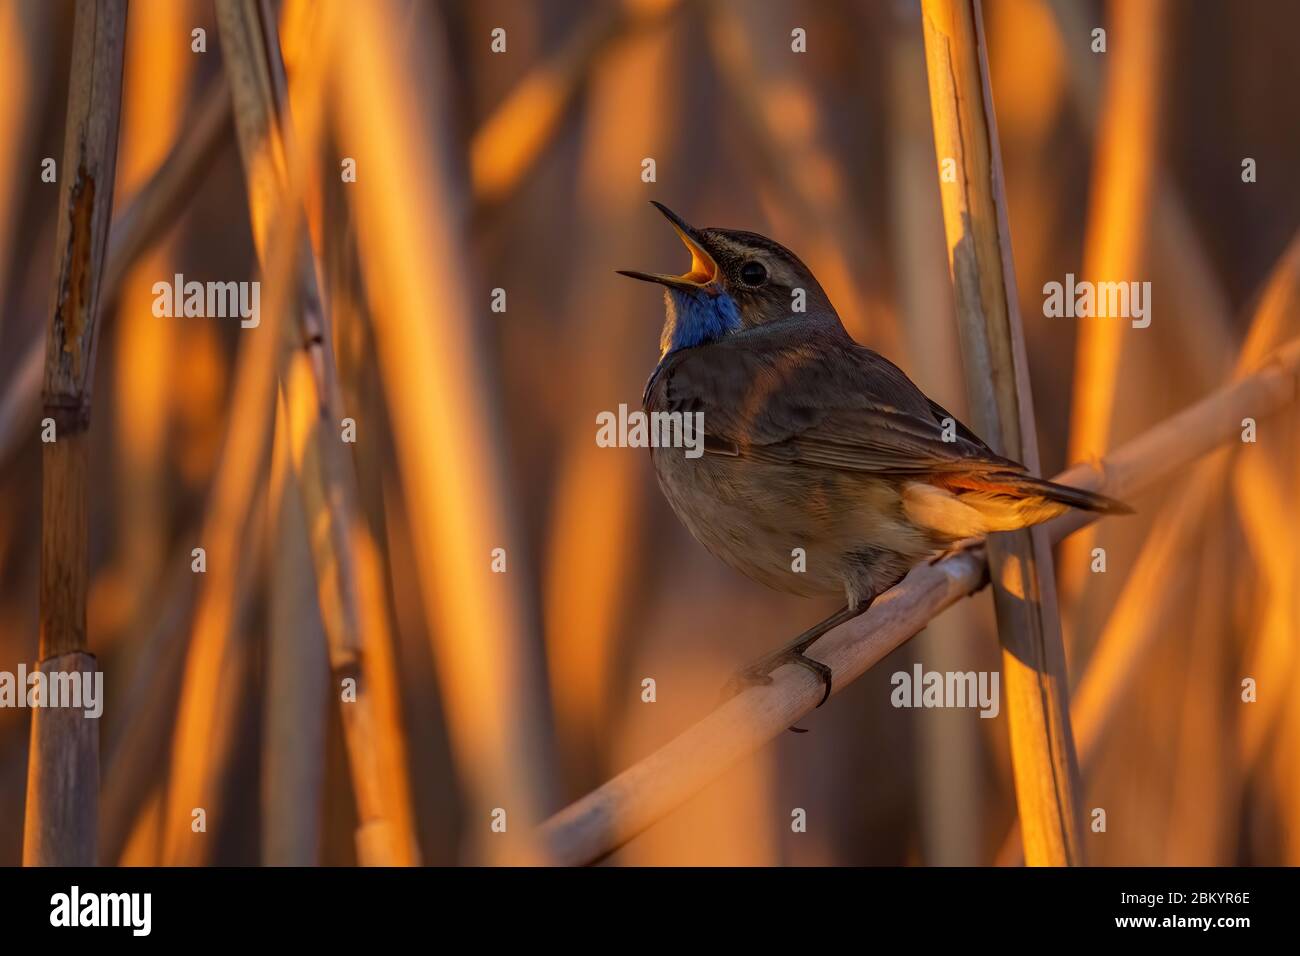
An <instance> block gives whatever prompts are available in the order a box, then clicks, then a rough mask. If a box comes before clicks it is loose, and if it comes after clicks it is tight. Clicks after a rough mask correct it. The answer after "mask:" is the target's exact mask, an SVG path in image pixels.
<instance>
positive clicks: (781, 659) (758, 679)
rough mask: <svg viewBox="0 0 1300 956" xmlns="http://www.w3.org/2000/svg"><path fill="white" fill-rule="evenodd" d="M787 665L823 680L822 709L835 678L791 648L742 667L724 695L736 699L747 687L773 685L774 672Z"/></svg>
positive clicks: (816, 663) (821, 665)
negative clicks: (796, 667)
mask: <svg viewBox="0 0 1300 956" xmlns="http://www.w3.org/2000/svg"><path fill="white" fill-rule="evenodd" d="M785 664H797V665H798V666H800V667H803V668H805V669H807V670H810V671H812V672H813V673H814V674H816V675H817V677H818V678H819V679H820V680H821V682H822V686H823V688H824V689H823V693H822V699H821V700H819V701H818V702H817V706H818V707H820V706H821V705H822V704H824V703H826V701H827V699H828V698H829V697H830V696H831V682H832V677H833V675H832V672H831V669H830V667H829V666H828V665H826V664H823V663H822V662H821V661H816V660H813V659H812V658H811V657H809V656H808V655H806V654H805V653H804V652H803V650H801V649H799V648H790V649H788V650H782V651H779V652H778V653H776V654H769V655H768V656H767V657H762V658H759V659H758V660H756V661H754V663H752V664H749V665H747V666H745V667H742V668H741V669H740V670H738V671H736V673H735V674H733V675H732V677H731V680H729V681H727V684H726V686H725V687H724V688H723V695H724V696H725V697H728V698H730V697H735V696H736V695H737V694H739V693H740V692H741V691H742V690H744V689H745V688H746V687H752V686H754V685H767V684H770V683H772V671H774V670H776V669H777V668H778V667H782V666H783V665H785ZM791 730H795V731H797V732H799V733H802V732H803V731H800V730H798V728H796V727H792V728H791Z"/></svg>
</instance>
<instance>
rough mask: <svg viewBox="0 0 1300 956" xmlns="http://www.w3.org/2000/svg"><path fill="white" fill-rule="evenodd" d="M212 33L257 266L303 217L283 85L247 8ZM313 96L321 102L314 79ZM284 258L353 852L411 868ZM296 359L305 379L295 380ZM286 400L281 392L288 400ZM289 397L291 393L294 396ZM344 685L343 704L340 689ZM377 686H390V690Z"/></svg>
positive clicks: (388, 740)
mask: <svg viewBox="0 0 1300 956" xmlns="http://www.w3.org/2000/svg"><path fill="white" fill-rule="evenodd" d="M217 24H218V28H219V30H220V34H221V42H222V51H223V54H224V57H225V63H226V69H227V73H228V75H229V77H230V85H231V94H232V99H233V101H234V109H235V128H236V131H237V132H238V134H239V144H240V155H241V157H242V158H243V161H244V172H245V178H246V181H247V184H248V193H249V210H250V215H251V219H252V222H253V236H254V242H255V245H256V246H257V249H258V255H259V258H260V259H261V261H262V264H263V268H264V269H266V268H268V266H269V263H270V261H271V259H272V258H273V256H274V255H276V254H278V252H277V251H276V250H275V249H273V247H272V245H271V243H272V241H273V238H274V237H273V235H272V224H273V223H274V222H276V221H277V220H278V219H280V218H284V219H287V220H292V221H295V222H300V221H301V220H302V219H303V212H302V191H301V187H300V183H301V179H302V177H301V176H300V175H297V173H296V170H297V169H298V167H299V161H298V158H297V156H296V152H295V147H294V142H293V138H292V136H290V135H289V125H288V124H287V122H286V117H287V113H288V102H287V100H288V94H287V81H286V78H285V75H284V67H283V63H282V61H281V56H280V49H279V43H278V39H277V32H276V29H275V24H274V22H273V21H271V20H270V19H269V17H268V16H267V8H266V7H265V6H264V5H263V4H261V3H260V2H259V0H218V2H217ZM320 80H321V82H320V83H317V84H316V86H315V88H314V90H312V91H309V92H311V93H314V95H315V96H316V97H320V96H322V95H323V77H321V78H320ZM308 109H309V110H310V111H311V115H312V120H311V121H310V122H309V123H308V124H307V125H308V127H309V129H310V130H311V132H310V134H309V136H310V139H309V140H308V142H307V143H306V145H308V146H314V145H315V142H316V138H317V135H318V133H319V120H320V117H321V116H322V115H323V114H322V111H321V109H320V107H319V105H318V104H311V105H309V106H308ZM292 231H293V240H292V246H291V248H292V249H293V250H294V252H295V254H296V256H297V261H296V265H295V269H296V279H297V284H296V288H295V289H294V290H293V292H294V296H295V299H294V302H293V311H294V315H295V318H296V319H297V327H296V335H295V336H294V337H292V338H287V339H286V341H285V352H284V355H283V356H282V362H283V363H284V365H283V367H282V371H281V387H282V389H284V390H285V394H286V402H287V408H288V410H289V413H290V417H289V419H288V421H287V427H288V428H289V429H290V435H291V439H290V441H291V447H292V449H293V454H292V464H293V467H294V474H295V476H296V478H297V480H298V482H299V484H300V491H301V495H302V505H303V507H304V509H305V512H306V515H307V521H308V526H309V527H310V528H311V529H312V534H311V545H312V548H311V553H312V558H313V562H314V565H315V569H316V576H317V588H318V601H319V604H320V610H321V616H322V620H323V623H324V625H325V633H326V635H327V637H328V641H329V651H330V667H331V670H332V671H333V673H334V676H335V678H336V680H335V684H336V691H337V692H338V693H339V696H340V707H341V710H340V713H341V716H342V721H343V732H344V740H345V743H346V746H347V751H348V764H349V770H350V773H351V780H352V786H353V792H354V796H355V799H356V806H357V815H358V828H357V854H358V859H359V861H360V862H361V863H362V864H363V865H378V866H394V865H410V864H415V863H418V862H419V850H418V848H417V845H416V839H415V829H414V818H413V815H412V813H411V810H410V805H409V802H410V796H409V785H408V783H407V781H406V774H405V769H404V768H405V746H404V743H403V741H404V737H405V734H404V732H403V731H402V729H401V726H400V723H399V722H398V721H396V720H395V719H394V718H395V717H396V715H397V712H398V711H397V707H396V706H394V705H393V704H392V703H391V702H390V703H389V704H388V705H387V706H386V705H385V702H383V701H378V700H376V695H375V682H374V681H373V680H372V674H371V673H370V672H369V671H370V669H371V668H373V667H374V666H375V663H376V662H377V661H381V662H382V661H384V660H386V659H387V660H389V661H391V658H384V657H383V656H381V655H379V654H374V655H371V654H368V653H367V652H368V651H370V650H372V648H373V644H374V641H375V639H376V638H375V636H373V635H367V634H365V633H364V632H363V625H364V623H365V620H366V619H365V618H363V612H362V609H361V600H362V596H361V593H360V590H359V585H358V580H357V575H358V572H357V564H356V558H355V555H354V542H353V535H354V534H355V533H356V531H357V529H358V528H359V527H360V522H359V521H358V519H357V505H356V502H357V497H358V496H357V490H356V475H355V472H354V471H353V466H352V461H351V459H350V457H349V455H348V453H347V450H346V448H345V446H344V444H343V442H342V440H341V438H340V434H339V430H340V428H341V426H342V421H343V418H344V417H345V416H344V412H343V403H342V396H341V393H340V390H339V384H338V375H337V369H336V366H335V362H334V355H333V343H332V340H331V336H330V334H329V331H328V329H327V328H326V324H325V318H324V309H323V307H322V305H321V296H320V292H319V288H318V285H317V268H316V263H315V261H314V259H313V256H312V251H311V245H310V241H309V237H308V233H307V231H306V230H305V229H297V228H295V229H294V230H292ZM299 356H301V357H302V358H303V359H304V361H303V362H302V365H303V366H305V368H304V371H306V372H307V373H308V374H303V375H295V374H292V370H293V369H294V368H295V367H297V362H298V357H299ZM291 390H292V391H291ZM298 391H301V392H302V394H301V395H299V394H295V393H296V392H298ZM344 680H348V681H350V682H352V683H351V686H350V688H349V690H350V692H354V694H355V699H351V698H352V693H349V695H348V696H347V698H346V699H345V697H344V694H343V689H342V682H343V681H344ZM383 686H384V687H387V688H394V687H395V686H396V681H395V680H386V681H384V682H383Z"/></svg>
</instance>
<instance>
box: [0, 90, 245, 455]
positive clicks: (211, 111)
mask: <svg viewBox="0 0 1300 956" xmlns="http://www.w3.org/2000/svg"><path fill="white" fill-rule="evenodd" d="M229 128H230V93H229V91H228V90H227V89H226V81H225V76H224V74H223V75H221V76H218V77H217V78H216V80H214V81H213V83H212V85H211V86H210V87H209V88H208V89H207V90H206V91H205V92H204V94H203V97H202V100H201V101H200V103H199V106H198V109H197V110H195V111H194V119H193V121H192V122H190V123H187V124H186V125H185V126H184V128H183V130H182V132H181V134H180V135H179V136H178V137H177V139H176V144H175V146H173V147H172V150H171V152H170V153H168V155H167V158H166V159H165V160H163V162H162V163H161V164H160V165H159V167H158V169H157V170H156V171H155V172H154V174H153V175H152V176H151V177H150V178H149V181H148V183H146V184H145V185H144V186H143V187H141V189H140V191H139V192H138V193H136V194H135V195H134V196H133V197H132V198H131V200H130V202H129V203H128V204H127V206H126V208H125V209H123V210H122V211H121V212H120V213H118V215H117V217H116V218H115V219H114V220H113V225H112V228H111V229H110V231H109V236H108V257H107V259H106V261H105V263H104V278H103V281H102V282H101V283H100V299H101V302H102V305H103V308H102V309H101V311H102V312H103V313H104V315H103V318H102V320H101V321H103V322H111V321H112V319H113V312H112V310H111V309H110V308H109V306H110V305H111V304H112V303H113V301H114V300H115V299H116V298H117V293H118V290H119V288H120V287H121V284H122V278H123V276H125V275H126V273H127V271H128V270H129V269H130V268H131V266H133V265H134V264H135V263H136V261H137V260H138V259H139V258H140V256H141V255H142V254H143V253H144V251H145V250H146V249H148V248H149V247H150V246H151V245H152V244H153V243H154V242H155V241H157V240H158V238H159V237H160V236H162V235H163V234H164V233H165V232H166V231H167V230H168V229H170V228H171V227H172V226H173V225H174V224H175V222H176V220H177V219H178V218H179V217H180V213H181V211H182V210H183V209H184V208H185V205H186V204H187V203H188V202H189V201H190V199H191V197H193V195H194V193H195V191H196V190H197V189H198V186H199V184H200V182H201V181H202V180H203V177H204V176H205V175H206V174H207V171H208V169H209V168H210V167H211V165H212V161H213V160H214V159H215V158H216V156H217V153H218V152H219V150H220V147H221V145H222V143H224V142H225V135H226V133H227V132H228V130H229ZM43 346H44V343H43V342H41V341H39V340H34V341H33V342H32V344H31V345H30V346H29V347H28V349H27V351H26V353H25V354H24V355H23V358H22V359H21V360H20V362H19V365H18V371H17V372H16V373H15V374H14V377H13V380H12V382H11V384H10V386H9V389H8V390H7V391H6V392H5V395H4V397H3V399H0V468H2V467H4V465H5V464H6V463H8V462H9V460H10V459H11V458H12V457H13V454H14V452H15V451H16V450H17V449H18V448H19V447H20V445H21V443H22V442H23V441H24V440H25V439H26V438H27V437H29V436H30V435H31V428H32V422H33V421H34V420H35V418H36V411H37V409H38V405H39V401H40V389H41V368H42V366H41V362H42V360H43V357H44V347H43Z"/></svg>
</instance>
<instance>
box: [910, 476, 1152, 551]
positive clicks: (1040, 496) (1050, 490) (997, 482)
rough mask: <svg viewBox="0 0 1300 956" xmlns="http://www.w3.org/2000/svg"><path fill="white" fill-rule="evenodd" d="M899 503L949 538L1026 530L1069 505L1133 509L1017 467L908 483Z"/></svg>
mask: <svg viewBox="0 0 1300 956" xmlns="http://www.w3.org/2000/svg"><path fill="white" fill-rule="evenodd" d="M903 505H904V508H905V510H906V512H907V514H908V515H909V517H911V519H912V520H913V521H915V522H916V523H917V524H920V525H922V526H924V527H927V528H929V529H931V530H933V531H935V532H938V533H939V534H941V535H947V536H952V537H969V536H977V535H981V534H986V533H988V532H990V531H1015V530H1016V529H1018V528H1028V527H1029V526H1031V525H1036V524H1040V523H1042V522H1044V521H1047V520H1049V519H1051V518H1055V517H1056V516H1057V515H1059V514H1062V513H1064V512H1066V511H1068V510H1069V509H1071V508H1078V509H1080V510H1083V511H1095V512H1098V513H1100V514H1112V515H1117V514H1132V513H1133V509H1132V508H1130V507H1129V506H1128V505H1126V504H1124V503H1123V502H1120V501H1116V500H1115V499H1114V498H1107V497H1106V496H1105V495H1099V494H1097V493H1096V492H1095V491H1085V490H1084V489H1082V488H1071V487H1070V486H1069V485H1058V484H1057V483H1056V482H1054V481H1048V480H1046V479H1045V478H1035V477H1034V476H1033V475H1028V474H1025V473H1024V472H1019V471H994V472H964V473H962V474H960V475H952V476H945V479H944V480H943V481H942V483H940V482H935V481H933V479H931V481H930V482H913V483H910V484H908V485H907V487H906V488H905V489H904V491H903Z"/></svg>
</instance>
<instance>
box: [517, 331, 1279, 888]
mask: <svg viewBox="0 0 1300 956" xmlns="http://www.w3.org/2000/svg"><path fill="white" fill-rule="evenodd" d="M1297 398H1300V339H1295V340H1292V341H1291V342H1289V343H1288V344H1287V345H1285V346H1284V347H1282V348H1281V349H1279V350H1278V351H1277V352H1276V353H1274V354H1273V355H1272V356H1271V357H1270V358H1269V360H1268V361H1267V362H1266V363H1264V364H1263V365H1262V366H1261V368H1260V371H1258V372H1256V373H1254V374H1253V375H1250V376H1247V377H1245V378H1243V379H1241V380H1240V381H1238V382H1235V383H1233V384H1232V385H1229V386H1227V387H1225V388H1223V389H1220V390H1218V391H1216V392H1214V393H1213V394H1211V395H1209V396H1207V397H1205V398H1203V399H1202V400H1201V401H1199V402H1197V403H1196V404H1195V405H1192V406H1190V407H1188V408H1186V409H1184V410H1183V411H1181V412H1179V413H1178V414H1177V415H1174V416H1172V417H1171V418H1169V419H1167V420H1165V421H1164V422H1162V423H1161V424H1159V425H1157V426H1156V427H1155V428H1152V429H1151V430H1150V431H1148V432H1146V433H1144V434H1143V435H1141V436H1139V437H1138V438H1136V439H1134V440H1133V441H1131V442H1128V443H1127V444H1125V445H1123V446H1122V447H1121V448H1119V449H1117V450H1116V451H1114V452H1113V453H1111V454H1110V455H1108V456H1107V457H1106V458H1104V459H1102V460H1101V461H1099V462H1098V463H1097V464H1096V465H1077V466H1075V467H1074V468H1071V469H1069V470H1068V471H1065V472H1063V473H1062V474H1060V475H1058V476H1057V477H1056V478H1055V479H1054V480H1055V481H1059V482H1063V483H1065V484H1070V485H1074V486H1076V487H1080V488H1088V489H1091V490H1093V491H1100V492H1104V493H1106V494H1108V495H1114V496H1117V497H1120V498H1126V497H1132V496H1135V495H1138V494H1140V493H1142V492H1144V491H1147V490H1149V489H1151V488H1154V487H1156V486H1157V485H1160V484H1161V483H1163V482H1165V481H1166V480H1168V479H1170V478H1172V477H1173V476H1175V475H1177V474H1178V473H1180V472H1182V471H1184V470H1185V469H1186V468H1187V466H1188V465H1190V464H1192V463H1193V462H1195V461H1197V460H1198V459H1200V458H1201V457H1203V456H1204V455H1206V454H1208V453H1210V452H1211V451H1213V450H1215V449H1216V448H1217V447H1219V446H1220V445H1223V444H1225V443H1227V442H1230V441H1236V440H1239V437H1240V431H1241V419H1242V418H1244V417H1247V416H1250V417H1253V418H1255V419H1256V420H1258V421H1263V420H1264V419H1266V418H1268V417H1269V416H1271V415H1274V414H1276V413H1277V412H1279V411H1281V410H1283V409H1286V408H1288V407H1289V406H1291V405H1292V404H1293V403H1294V402H1296V400H1297ZM1096 517H1097V516H1096V515H1094V514H1090V513H1086V512H1078V513H1072V514H1070V515H1063V516H1062V517H1061V518H1057V519H1055V520H1053V521H1051V522H1048V524H1047V525H1045V526H1044V527H1045V530H1046V531H1047V535H1048V538H1049V540H1051V541H1053V542H1055V541H1060V540H1061V539H1063V538H1064V537H1066V536H1067V535H1069V534H1071V533H1073V532H1074V531H1077V530H1078V529H1079V528H1081V527H1084V526H1085V525H1087V524H1089V523H1091V522H1092V521H1094V520H1096ZM987 567H988V566H987V562H986V561H985V559H984V556H983V555H982V554H980V553H979V552H978V551H969V552H963V553H961V554H957V555H954V556H951V557H947V558H944V559H943V560H940V561H937V562H935V563H934V564H922V565H919V566H917V567H916V568H913V570H912V572H911V573H910V574H909V575H908V576H907V577H906V578H905V579H904V580H903V581H902V582H901V583H900V584H898V585H897V586H895V587H894V588H893V589H891V590H890V591H889V592H887V593H886V594H884V595H882V596H881V598H880V599H879V600H878V601H877V602H876V603H875V604H874V605H872V607H871V609H870V610H869V611H867V612H866V613H865V614H863V615H862V616H861V617H859V618H855V619H854V620H852V621H850V622H848V623H847V624H843V625H841V626H840V627H838V628H836V629H835V630H833V631H831V632H830V633H828V634H827V635H826V636H825V637H823V638H822V639H821V640H819V641H818V642H817V643H816V644H815V645H814V646H815V648H816V657H817V659H818V660H820V661H825V662H826V663H827V664H828V665H830V667H831V670H832V672H833V675H834V685H833V687H834V689H833V691H832V693H833V694H834V693H839V692H840V691H842V690H843V689H844V688H845V687H846V686H847V685H848V684H850V683H852V682H853V681H854V680H856V679H857V678H858V677H860V676H861V675H862V674H863V673H865V672H866V671H867V670H868V669H869V668H871V667H872V666H874V665H875V664H876V663H878V662H879V661H881V660H882V659H884V658H885V657H886V656H887V655H888V654H890V653H891V652H893V651H894V650H896V649H897V648H898V647H899V646H901V645H902V644H903V643H904V642H905V641H906V640H907V639H908V638H909V637H911V636H912V635H914V634H916V633H917V631H919V630H920V629H921V628H923V627H925V625H926V624H927V623H928V622H929V621H930V620H932V619H933V618H934V617H935V616H936V615H937V614H939V613H940V612H941V611H943V610H944V609H945V608H947V607H948V606H949V605H951V604H953V603H955V602H957V601H959V600H960V599H961V598H963V597H965V596H966V595H968V594H970V593H971V592H972V591H974V590H977V589H978V588H979V587H980V586H981V585H982V584H983V582H984V580H985V574H986V573H987ZM772 677H773V682H772V683H771V684H769V685H766V686H761V687H752V688H749V689H747V690H745V691H744V692H742V693H740V694H738V695H737V696H736V697H733V698H732V699H731V700H729V701H727V702H726V703H725V704H723V705H722V706H721V707H719V708H718V709H716V710H715V711H713V712H712V713H711V714H709V715H708V716H707V717H705V718H704V719H703V720H701V721H700V722H699V723H697V724H695V725H694V726H693V727H691V728H690V729H688V730H686V731H685V732H683V733H682V734H681V735H680V736H678V737H677V738H675V739H674V740H673V741H671V742H670V743H668V744H666V745H665V746H663V747H661V748H660V749H659V750H657V751H655V752H654V753H653V754H651V755H649V756H648V757H646V758H644V759H643V760H641V761H640V762H638V763H636V764H634V765H633V766H632V767H629V768H628V769H627V770H624V771H623V772H622V773H620V774H619V775H618V776H616V777H615V778H613V779H612V780H610V781H608V782H607V783H605V784H604V785H602V786H601V787H599V788H598V789H596V790H595V791H593V792H592V793H589V794H587V795H586V796H585V797H583V798H582V799H580V800H578V801H577V802H576V803H573V804H571V805H570V806H569V807H567V808H566V809H564V810H562V811H561V812H559V813H557V814H556V815H555V816H553V817H551V819H549V820H548V821H546V823H545V824H543V825H542V827H541V828H540V832H539V838H540V839H541V840H542V841H543V844H544V846H545V847H546V849H547V852H548V854H549V859H550V860H551V861H552V862H554V863H557V864H560V865H580V864H584V863H590V862H593V861H594V860H597V859H600V858H601V857H602V856H604V855H605V854H607V853H609V852H610V851H612V850H614V849H616V848H617V847H619V846H621V845H622V844H624V843H626V842H627V841H628V840H630V839H632V837H634V836H636V835H637V834H638V833H640V832H641V831H642V830H644V829H646V828H647V827H648V826H650V825H651V824H653V823H654V822H655V821H657V820H659V819H660V818H662V817H664V816H666V815H667V814H668V813H670V812H671V811H672V810H673V809H675V808H676V807H677V806H679V805H681V804H682V803H683V802H685V801H686V799H687V798H689V797H690V796H692V795H693V794H695V793H698V792H699V791H700V790H702V789H703V788H704V787H705V786H707V785H708V784H709V783H710V782H712V781H713V780H715V779H716V778H717V777H719V776H720V775H721V774H722V773H723V772H724V771H726V770H727V769H728V768H729V767H730V766H732V765H733V764H734V763H735V762H736V761H737V760H739V759H740V758H741V757H743V756H744V755H746V754H748V753H751V752H752V751H754V750H756V749H757V748H758V747H760V746H762V745H763V744H764V743H766V742H767V741H769V740H771V739H773V738H774V737H777V736H779V735H780V734H782V733H784V732H785V729H786V728H787V727H789V726H791V725H792V724H794V723H796V722H797V721H798V720H799V719H800V718H801V717H804V716H805V715H807V714H808V713H810V712H811V711H812V710H814V709H815V708H816V707H817V705H818V702H819V701H820V700H821V696H822V684H821V682H820V681H819V680H818V679H817V678H816V677H815V676H813V675H812V674H810V673H809V672H808V671H806V670H803V669H802V668H798V667H794V666H792V665H790V666H786V667H782V668H781V669H779V670H778V671H776V672H775V673H774V674H773V675H772Z"/></svg>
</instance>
